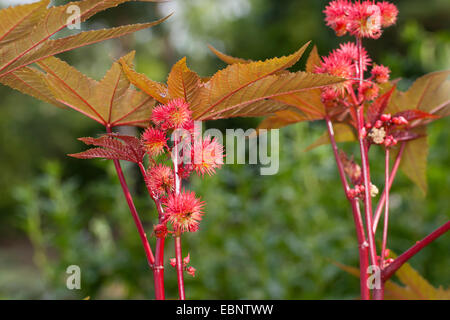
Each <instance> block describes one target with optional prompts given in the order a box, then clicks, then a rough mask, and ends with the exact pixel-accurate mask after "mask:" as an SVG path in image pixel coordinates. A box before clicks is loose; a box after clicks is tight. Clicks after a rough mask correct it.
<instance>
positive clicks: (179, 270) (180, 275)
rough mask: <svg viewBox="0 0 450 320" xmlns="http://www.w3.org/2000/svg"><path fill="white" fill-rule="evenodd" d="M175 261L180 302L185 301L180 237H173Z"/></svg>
mask: <svg viewBox="0 0 450 320" xmlns="http://www.w3.org/2000/svg"><path fill="white" fill-rule="evenodd" d="M175 259H176V262H177V280H178V292H179V297H180V300H186V294H185V291H184V270H183V269H184V268H183V254H182V251H181V235H177V236H175Z"/></svg>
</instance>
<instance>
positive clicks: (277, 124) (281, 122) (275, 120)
mask: <svg viewBox="0 0 450 320" xmlns="http://www.w3.org/2000/svg"><path fill="white" fill-rule="evenodd" d="M308 120H310V119H309V118H308V117H307V116H306V115H304V114H302V113H301V112H298V111H294V110H289V109H287V110H282V111H277V112H275V113H274V114H273V115H270V116H268V117H267V118H265V119H264V120H263V121H262V122H261V123H260V124H259V126H258V129H280V128H283V127H286V126H288V125H290V124H294V123H298V122H302V121H308Z"/></svg>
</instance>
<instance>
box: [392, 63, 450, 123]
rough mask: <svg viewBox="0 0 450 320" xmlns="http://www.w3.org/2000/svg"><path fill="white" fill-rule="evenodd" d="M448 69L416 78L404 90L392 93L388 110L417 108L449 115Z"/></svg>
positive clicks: (394, 111)
mask: <svg viewBox="0 0 450 320" xmlns="http://www.w3.org/2000/svg"><path fill="white" fill-rule="evenodd" d="M449 75H450V70H446V71H438V72H432V73H429V74H426V75H424V76H423V77H420V78H419V79H417V80H416V81H415V82H414V83H413V84H412V85H411V87H410V88H409V89H408V90H407V91H406V92H402V91H398V90H396V91H395V93H394V94H393V95H392V99H391V101H390V102H389V107H388V112H390V113H392V114H394V113H397V112H400V111H403V110H407V109H418V110H422V111H425V112H428V113H431V114H434V115H439V116H448V115H450V81H449V80H448V77H449Z"/></svg>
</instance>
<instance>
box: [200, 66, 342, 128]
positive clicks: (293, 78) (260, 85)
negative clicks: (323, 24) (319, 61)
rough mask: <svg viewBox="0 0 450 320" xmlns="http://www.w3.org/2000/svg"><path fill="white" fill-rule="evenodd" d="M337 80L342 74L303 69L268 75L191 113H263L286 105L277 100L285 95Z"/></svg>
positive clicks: (206, 115)
mask: <svg viewBox="0 0 450 320" xmlns="http://www.w3.org/2000/svg"><path fill="white" fill-rule="evenodd" d="M339 81H341V78H336V77H332V76H328V75H316V74H311V73H306V72H296V73H286V74H282V75H271V76H267V77H265V78H264V79H261V80H258V81H257V82H255V83H252V84H251V85H248V86H245V87H244V88H242V89H240V90H238V91H236V92H234V93H233V94H230V95H228V96H227V97H226V99H223V98H221V99H219V100H218V101H217V102H215V103H213V104H212V105H211V107H209V108H208V110H207V112H204V111H203V112H201V111H200V112H199V111H197V110H194V115H197V117H196V118H197V119H200V120H210V119H220V118H230V117H243V116H246V117H254V116H266V115H270V114H273V113H274V112H276V111H280V110H285V109H288V108H289V105H287V104H286V103H284V102H281V101H276V100H278V99H280V100H281V99H282V98H283V97H284V96H287V95H292V94H296V93H300V92H304V91H308V90H311V89H315V88H320V87H323V86H327V85H330V84H334V83H337V82H339ZM196 111H197V112H196ZM302 111H303V110H302ZM200 114H202V115H200Z"/></svg>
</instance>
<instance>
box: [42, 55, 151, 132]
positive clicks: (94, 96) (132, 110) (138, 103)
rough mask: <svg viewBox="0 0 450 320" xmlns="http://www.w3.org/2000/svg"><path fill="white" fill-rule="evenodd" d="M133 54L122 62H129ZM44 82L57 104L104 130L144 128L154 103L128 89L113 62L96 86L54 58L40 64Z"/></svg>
mask: <svg viewBox="0 0 450 320" xmlns="http://www.w3.org/2000/svg"><path fill="white" fill-rule="evenodd" d="M133 57H134V52H131V53H129V54H128V55H126V56H125V57H123V58H122V59H124V60H130V61H131V60H132V59H133ZM38 64H39V66H40V67H41V68H42V70H44V71H45V72H46V74H45V76H44V79H45V82H46V83H47V88H48V90H50V91H51V93H52V95H53V98H54V99H55V100H56V101H58V103H60V104H64V105H65V106H67V107H69V108H72V109H74V110H76V111H79V112H81V113H83V114H84V115H86V116H88V117H89V118H91V119H93V120H95V121H97V122H99V123H101V124H102V125H104V126H105V127H116V126H123V125H134V126H146V125H147V123H148V121H149V118H150V114H151V110H152V108H153V106H154V100H153V99H152V98H151V97H149V96H148V95H146V94H144V93H142V92H138V91H136V90H134V89H132V88H130V82H129V81H128V78H127V77H126V75H125V73H124V72H123V70H122V68H121V67H120V64H119V63H118V62H114V63H113V65H112V67H111V69H110V70H109V71H108V72H107V74H106V76H105V77H104V78H103V79H102V80H101V81H99V82H97V81H95V80H93V79H90V78H89V77H87V76H85V75H84V74H82V73H81V72H79V71H78V70H77V69H75V68H74V67H71V66H70V65H68V64H67V63H65V62H64V61H61V60H59V59H58V58H55V57H50V58H47V59H45V60H43V61H40V62H39V63H38Z"/></svg>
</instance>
